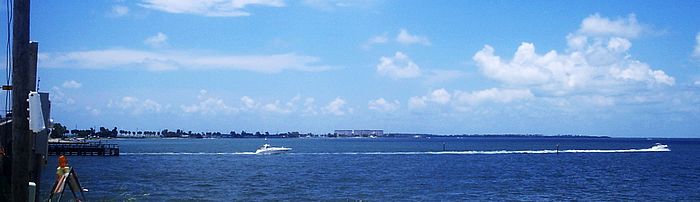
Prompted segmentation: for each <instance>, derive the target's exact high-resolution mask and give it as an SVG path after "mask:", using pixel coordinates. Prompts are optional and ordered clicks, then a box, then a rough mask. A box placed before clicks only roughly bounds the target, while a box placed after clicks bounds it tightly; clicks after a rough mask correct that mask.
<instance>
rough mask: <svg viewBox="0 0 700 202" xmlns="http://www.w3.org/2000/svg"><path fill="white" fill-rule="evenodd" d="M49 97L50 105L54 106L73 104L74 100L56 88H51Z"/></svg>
mask: <svg viewBox="0 0 700 202" xmlns="http://www.w3.org/2000/svg"><path fill="white" fill-rule="evenodd" d="M49 97H50V100H51V103H52V104H53V105H55V106H61V105H72V104H75V100H74V99H73V98H70V97H68V96H67V95H66V93H65V92H63V89H61V88H59V87H58V86H54V87H53V88H51V93H50V94H49Z"/></svg>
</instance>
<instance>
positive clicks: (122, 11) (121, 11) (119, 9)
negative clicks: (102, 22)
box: [108, 5, 129, 17]
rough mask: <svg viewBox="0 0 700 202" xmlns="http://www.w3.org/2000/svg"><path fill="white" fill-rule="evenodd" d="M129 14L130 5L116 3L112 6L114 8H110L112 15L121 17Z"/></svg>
mask: <svg viewBox="0 0 700 202" xmlns="http://www.w3.org/2000/svg"><path fill="white" fill-rule="evenodd" d="M127 14H129V7H126V6H122V5H115V6H112V10H110V13H109V15H108V16H110V17H121V16H125V15H127Z"/></svg>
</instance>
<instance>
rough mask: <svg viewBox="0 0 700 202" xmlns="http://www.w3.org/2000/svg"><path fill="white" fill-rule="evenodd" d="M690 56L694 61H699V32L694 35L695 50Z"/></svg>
mask: <svg viewBox="0 0 700 202" xmlns="http://www.w3.org/2000/svg"><path fill="white" fill-rule="evenodd" d="M692 56H693V57H694V58H696V59H700V32H698V34H697V35H695V50H693V54H692Z"/></svg>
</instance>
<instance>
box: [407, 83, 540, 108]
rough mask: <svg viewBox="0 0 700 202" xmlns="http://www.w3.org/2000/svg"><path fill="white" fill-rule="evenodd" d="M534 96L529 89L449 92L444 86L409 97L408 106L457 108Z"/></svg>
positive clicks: (509, 101)
mask: <svg viewBox="0 0 700 202" xmlns="http://www.w3.org/2000/svg"><path fill="white" fill-rule="evenodd" d="M534 97H535V96H534V95H533V94H532V92H530V90H529V89H501V88H490V89H485V90H477V91H471V92H465V91H460V90H455V91H452V92H449V91H447V90H446V89H444V88H440V89H436V90H433V91H431V92H429V93H428V94H427V95H424V96H414V97H411V98H409V100H408V108H409V109H412V110H414V109H421V108H425V107H428V106H430V105H436V106H451V107H454V108H455V109H457V110H459V109H462V108H464V107H465V106H477V105H480V104H483V103H496V104H507V103H513V102H516V101H522V100H529V99H533V98H534Z"/></svg>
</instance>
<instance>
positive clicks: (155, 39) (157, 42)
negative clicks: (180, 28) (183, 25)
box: [143, 32, 168, 48]
mask: <svg viewBox="0 0 700 202" xmlns="http://www.w3.org/2000/svg"><path fill="white" fill-rule="evenodd" d="M167 41H168V36H167V35H165V34H163V33H162V32H158V33H157V34H156V35H154V36H151V37H148V38H146V40H144V41H143V43H145V44H146V45H149V46H151V47H154V48H159V47H163V46H165V45H166V44H167Z"/></svg>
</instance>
